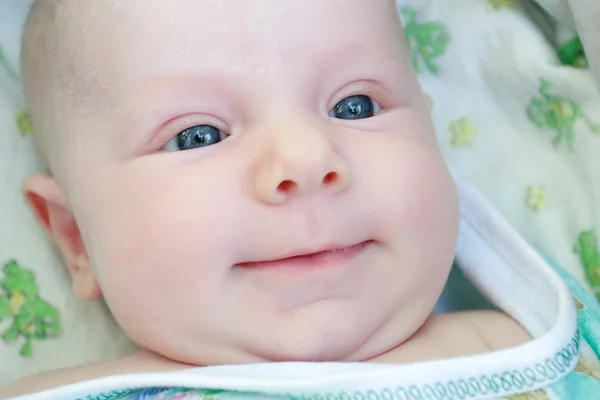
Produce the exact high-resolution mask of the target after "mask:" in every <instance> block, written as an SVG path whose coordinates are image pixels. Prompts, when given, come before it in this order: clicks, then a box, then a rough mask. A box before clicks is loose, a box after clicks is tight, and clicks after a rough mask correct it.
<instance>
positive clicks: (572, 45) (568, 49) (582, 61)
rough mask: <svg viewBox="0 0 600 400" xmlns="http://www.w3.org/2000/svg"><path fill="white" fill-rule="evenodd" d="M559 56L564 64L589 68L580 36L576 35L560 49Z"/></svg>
mask: <svg viewBox="0 0 600 400" xmlns="http://www.w3.org/2000/svg"><path fill="white" fill-rule="evenodd" d="M557 51H558V58H560V62H561V63H563V64H564V65H570V66H571V67H575V68H588V67H589V63H588V59H587V56H586V54H585V49H584V47H583V43H582V42H581V39H580V38H579V36H576V37H574V38H573V39H571V40H569V41H568V42H567V43H565V44H563V45H562V46H560V47H559V48H558V49H557Z"/></svg>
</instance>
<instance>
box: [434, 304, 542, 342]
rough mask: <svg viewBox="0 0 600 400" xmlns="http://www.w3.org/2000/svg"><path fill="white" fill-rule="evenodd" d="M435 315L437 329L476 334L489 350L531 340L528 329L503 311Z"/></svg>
mask: <svg viewBox="0 0 600 400" xmlns="http://www.w3.org/2000/svg"><path fill="white" fill-rule="evenodd" d="M434 316H435V317H434V319H433V321H431V322H430V323H432V324H434V325H437V327H436V328H437V329H436V331H438V330H439V332H441V331H443V330H444V329H448V330H453V331H454V332H455V333H457V334H459V335H460V334H464V335H465V336H466V337H469V336H476V337H478V338H479V340H481V342H482V343H483V345H484V346H485V347H486V348H487V349H489V350H501V349H506V348H510V347H515V346H519V345H521V344H523V343H525V342H528V341H529V340H531V335H530V334H529V333H528V332H527V330H526V329H525V328H524V327H523V326H522V325H521V324H520V323H519V322H517V321H516V320H515V319H514V318H512V317H511V316H510V315H508V314H506V313H504V312H502V311H492V310H478V311H463V312H457V313H448V314H434Z"/></svg>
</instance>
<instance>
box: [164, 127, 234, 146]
mask: <svg viewBox="0 0 600 400" xmlns="http://www.w3.org/2000/svg"><path fill="white" fill-rule="evenodd" d="M225 138H226V136H225V134H223V133H222V132H220V131H219V130H218V129H217V128H215V127H214V126H211V125H196V126H192V127H191V128H188V129H186V130H184V131H181V132H179V134H178V135H177V136H176V137H174V138H173V139H171V141H170V142H169V143H168V144H167V145H166V146H165V150H167V151H177V150H191V149H197V148H199V147H207V146H211V145H213V144H217V143H219V142H220V141H222V140H224V139H225Z"/></svg>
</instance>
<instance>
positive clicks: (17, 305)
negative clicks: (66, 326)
mask: <svg viewBox="0 0 600 400" xmlns="http://www.w3.org/2000/svg"><path fill="white" fill-rule="evenodd" d="M2 272H3V274H4V276H3V277H1V278H0V289H1V290H2V291H0V321H3V320H5V319H12V321H11V325H10V327H9V328H8V330H7V331H5V332H3V333H2V336H1V337H2V340H4V342H6V343H13V342H16V341H17V340H18V339H19V338H21V339H23V340H24V341H25V343H24V344H23V346H22V347H21V351H20V353H19V354H20V355H21V356H23V357H30V356H31V355H32V354H33V348H32V342H33V341H34V340H45V339H48V338H53V337H57V336H59V335H60V334H61V333H62V329H61V321H60V312H59V311H58V310H57V309H56V308H54V307H53V306H51V305H50V304H49V303H48V302H46V301H44V300H42V299H41V298H40V297H39V293H38V286H37V284H36V282H35V275H34V274H33V272H31V271H28V270H26V269H23V268H21V266H20V265H19V264H18V263H17V262H16V261H10V262H8V263H6V264H5V265H4V268H3V271H2Z"/></svg>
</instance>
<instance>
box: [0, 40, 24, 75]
mask: <svg viewBox="0 0 600 400" xmlns="http://www.w3.org/2000/svg"><path fill="white" fill-rule="evenodd" d="M0 69H2V70H4V72H5V73H6V75H7V76H8V77H9V78H10V79H12V80H13V81H18V80H19V74H17V72H16V71H15V70H14V69H13V68H12V67H11V66H10V63H9V62H8V60H7V59H6V56H5V55H4V51H3V50H2V47H0Z"/></svg>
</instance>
